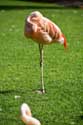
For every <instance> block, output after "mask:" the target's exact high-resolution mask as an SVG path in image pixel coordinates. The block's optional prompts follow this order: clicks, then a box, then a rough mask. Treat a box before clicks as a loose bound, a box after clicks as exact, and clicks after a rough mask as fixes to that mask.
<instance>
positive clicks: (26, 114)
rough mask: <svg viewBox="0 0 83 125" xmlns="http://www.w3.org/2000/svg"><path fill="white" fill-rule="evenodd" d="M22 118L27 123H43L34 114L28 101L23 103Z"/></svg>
mask: <svg viewBox="0 0 83 125" xmlns="http://www.w3.org/2000/svg"><path fill="white" fill-rule="evenodd" d="M21 119H22V121H23V122H24V123H25V124H26V125H41V123H40V121H39V120H38V119H36V118H34V117H33V116H32V113H31V109H30V107H29V106H28V105H27V104H26V103H23V104H22V105H21Z"/></svg>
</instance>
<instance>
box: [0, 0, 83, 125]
mask: <svg viewBox="0 0 83 125" xmlns="http://www.w3.org/2000/svg"><path fill="white" fill-rule="evenodd" d="M9 3H10V4H9ZM14 4H15V5H19V6H20V5H24V6H25V5H26V2H23V4H22V1H9V2H7V1H6V2H3V3H0V5H14ZM37 4H38V3H37ZM28 5H31V6H32V8H29V9H28V8H27V9H26V8H25V9H24V8H23V9H22V8H21V9H15V8H14V9H8V8H6V9H4V8H2V9H1V10H0V24H1V25H0V125H6V124H7V125H23V123H22V122H21V120H20V105H21V104H22V103H23V102H26V103H28V104H29V105H30V107H31V109H32V113H33V115H34V116H35V117H37V118H38V119H39V120H40V121H41V123H42V125H82V124H83V119H82V116H83V10H80V9H73V8H72V9H61V8H57V9H56V7H55V8H53V9H50V8H49V9H47V8H40V9H36V8H35V9H33V6H34V5H35V6H36V3H33V4H31V2H30V3H29V2H28ZM40 6H43V4H40ZM44 6H45V4H44ZM46 6H47V4H46ZM48 6H52V5H49V4H48ZM53 6H54V5H53ZM34 10H39V11H40V12H42V13H43V14H44V15H45V16H47V17H49V18H50V19H51V20H52V21H54V22H55V23H57V24H58V25H59V26H60V27H61V29H62V31H63V32H64V34H65V36H66V37H67V41H68V49H67V51H65V50H64V48H63V46H61V45H59V44H52V45H50V46H45V47H44V59H45V61H44V80H45V88H46V91H47V93H46V94H44V95H40V94H37V93H35V92H34V90H36V89H38V88H40V70H39V52H38V45H37V44H36V43H34V42H33V41H32V40H30V39H26V38H25V37H24V35H23V32H24V31H23V30H24V20H25V17H26V15H28V14H29V13H30V12H32V11H34ZM16 95H17V96H20V98H18V99H15V96H16Z"/></svg>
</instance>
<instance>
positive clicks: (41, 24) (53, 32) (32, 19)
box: [24, 11, 66, 47]
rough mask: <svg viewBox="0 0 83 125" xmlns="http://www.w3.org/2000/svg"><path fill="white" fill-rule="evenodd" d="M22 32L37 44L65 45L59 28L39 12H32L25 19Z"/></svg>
mask: <svg viewBox="0 0 83 125" xmlns="http://www.w3.org/2000/svg"><path fill="white" fill-rule="evenodd" d="M24 34H25V36H26V37H28V38H32V39H34V40H35V41H36V42H37V43H39V44H51V43H57V42H59V43H61V44H64V47H66V38H65V36H64V35H63V33H62V32H61V30H60V28H59V27H58V26H57V25H56V24H54V23H53V22H52V21H51V20H49V19H48V18H46V17H44V16H43V15H42V14H41V13H40V12H38V11H35V12H32V13H31V14H30V15H29V16H28V17H27V18H26V20H25V31H24Z"/></svg>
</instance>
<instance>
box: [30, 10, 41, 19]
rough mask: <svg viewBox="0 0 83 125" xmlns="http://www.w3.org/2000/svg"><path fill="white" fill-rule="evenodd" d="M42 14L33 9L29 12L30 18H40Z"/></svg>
mask: <svg viewBox="0 0 83 125" xmlns="http://www.w3.org/2000/svg"><path fill="white" fill-rule="evenodd" d="M42 17H43V15H42V14H41V13H40V12H39V11H34V12H32V13H31V18H42Z"/></svg>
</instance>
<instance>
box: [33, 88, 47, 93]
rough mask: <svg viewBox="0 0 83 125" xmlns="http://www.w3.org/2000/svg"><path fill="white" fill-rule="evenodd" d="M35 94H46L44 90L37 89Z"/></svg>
mask: <svg viewBox="0 0 83 125" xmlns="http://www.w3.org/2000/svg"><path fill="white" fill-rule="evenodd" d="M35 92H36V93H38V94H45V93H46V91H45V90H44V89H38V90H36V91H35Z"/></svg>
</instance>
